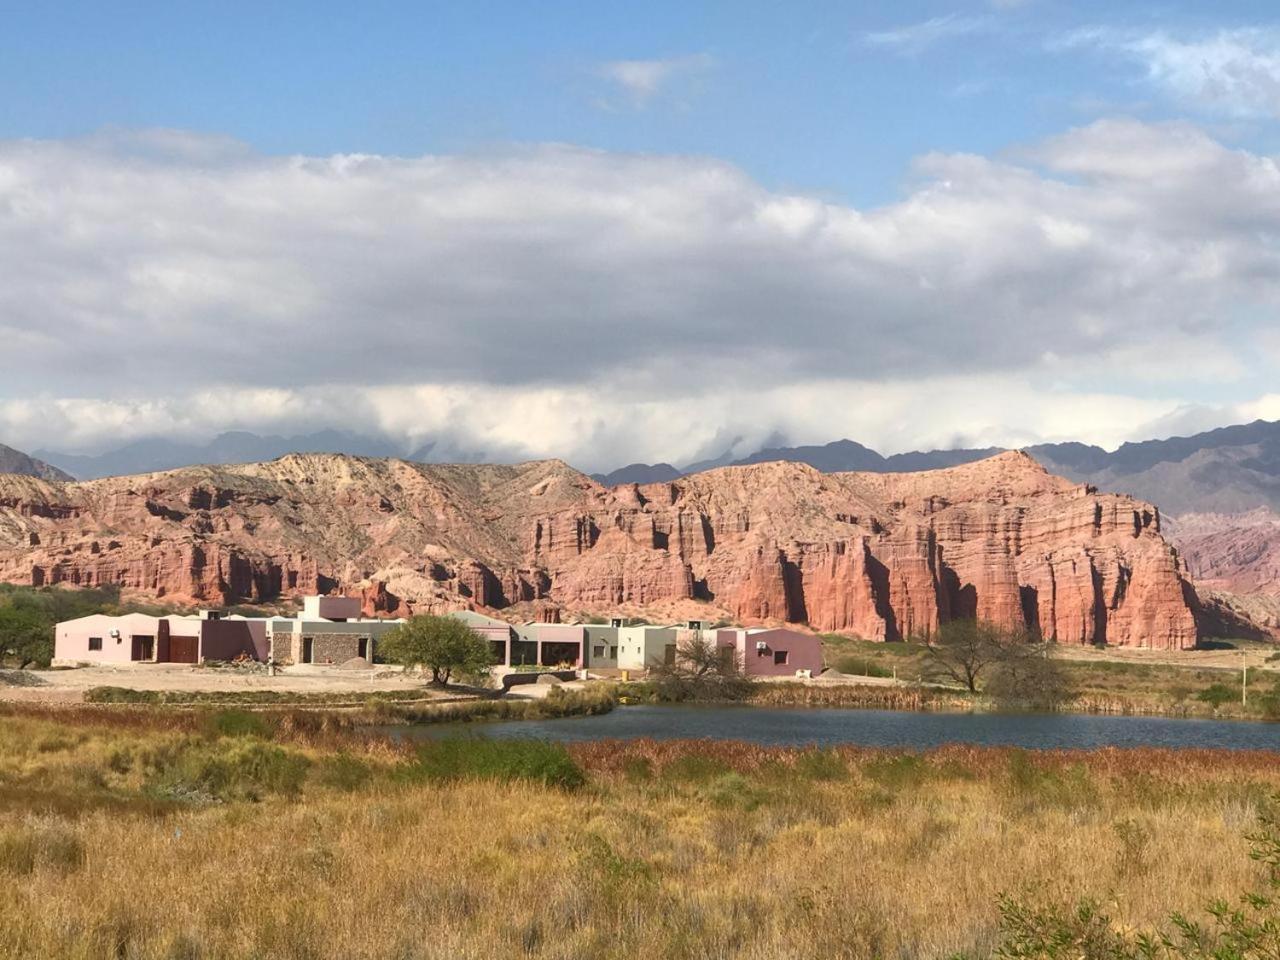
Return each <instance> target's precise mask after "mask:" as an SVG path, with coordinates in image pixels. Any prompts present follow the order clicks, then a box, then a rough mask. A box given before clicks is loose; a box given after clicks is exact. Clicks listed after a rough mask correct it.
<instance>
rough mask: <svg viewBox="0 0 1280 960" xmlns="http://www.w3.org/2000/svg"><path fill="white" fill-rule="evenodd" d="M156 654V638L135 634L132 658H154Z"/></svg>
mask: <svg viewBox="0 0 1280 960" xmlns="http://www.w3.org/2000/svg"><path fill="white" fill-rule="evenodd" d="M155 656H156V638H155V637H146V636H140V635H138V634H134V636H133V650H132V651H130V657H129V659H131V660H154V659H155Z"/></svg>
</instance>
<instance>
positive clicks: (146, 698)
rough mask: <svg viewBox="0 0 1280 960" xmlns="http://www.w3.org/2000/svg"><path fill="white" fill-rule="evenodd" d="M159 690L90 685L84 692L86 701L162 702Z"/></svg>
mask: <svg viewBox="0 0 1280 960" xmlns="http://www.w3.org/2000/svg"><path fill="white" fill-rule="evenodd" d="M162 699H163V698H162V697H161V694H160V692H159V691H158V690H130V689H129V688H128V687H90V688H89V689H88V690H86V691H85V692H84V702H85V703H161V702H162Z"/></svg>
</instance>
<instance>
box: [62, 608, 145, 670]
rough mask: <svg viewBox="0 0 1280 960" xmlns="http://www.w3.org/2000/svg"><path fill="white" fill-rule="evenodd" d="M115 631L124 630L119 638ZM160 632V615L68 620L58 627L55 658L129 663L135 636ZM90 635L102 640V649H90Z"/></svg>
mask: <svg viewBox="0 0 1280 960" xmlns="http://www.w3.org/2000/svg"><path fill="white" fill-rule="evenodd" d="M112 630H118V631H120V636H119V638H118V639H117V638H116V637H113V636H111V631H112ZM159 633H160V618H159V617H149V616H147V615H146V614H142V613H131V614H127V615H126V616H123V617H108V616H105V615H103V614H95V615H93V616H89V617H81V618H80V619H78V620H68V621H66V622H64V623H60V624H58V625H57V627H55V628H54V637H53V658H54V659H55V660H59V661H62V660H66V661H73V662H75V661H79V662H83V663H129V662H130V660H131V659H132V658H133V637H134V636H135V635H137V636H148V637H153V638H155V637H158V636H159ZM90 637H100V638H101V639H102V649H101V650H90V649H89V638H90Z"/></svg>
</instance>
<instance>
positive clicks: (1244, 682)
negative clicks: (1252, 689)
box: [1240, 650, 1249, 707]
mask: <svg viewBox="0 0 1280 960" xmlns="http://www.w3.org/2000/svg"><path fill="white" fill-rule="evenodd" d="M1248 705H1249V653H1248V651H1246V650H1241V651H1240V706H1242V707H1247V706H1248Z"/></svg>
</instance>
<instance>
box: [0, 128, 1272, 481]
mask: <svg viewBox="0 0 1280 960" xmlns="http://www.w3.org/2000/svg"><path fill="white" fill-rule="evenodd" d="M850 162H851V163H856V158H850ZM1277 236H1280V170H1277V167H1276V164H1275V162H1274V161H1273V160H1272V158H1270V157H1267V156H1260V155H1255V154H1250V153H1247V152H1242V151H1239V150H1233V149H1229V148H1227V147H1225V146H1223V145H1222V144H1220V143H1219V142H1217V141H1215V140H1214V139H1212V138H1210V137H1209V136H1208V135H1206V134H1205V133H1203V132H1202V131H1200V130H1199V129H1197V128H1195V127H1192V126H1189V125H1181V124H1176V125H1148V124H1143V123H1139V122H1136V121H1131V120H1108V121H1100V122H1097V123H1094V124H1092V125H1090V126H1087V127H1083V128H1080V129H1077V130H1073V131H1070V132H1068V133H1065V134H1063V135H1061V136H1058V137H1055V138H1052V139H1049V140H1047V141H1044V142H1042V143H1039V144H1035V145H1033V146H1031V147H1028V148H1025V149H1022V150H1019V151H1018V152H1016V153H1011V154H1009V155H1008V156H1005V157H1001V158H992V157H981V156H972V155H943V154H937V155H929V156H925V157H923V158H921V159H920V160H919V161H918V162H917V165H916V168H915V170H914V171H913V177H912V185H911V186H910V187H909V188H908V190H907V192H906V193H905V195H904V197H903V199H902V200H901V201H900V202H897V203H894V204H892V205H889V206H886V207H882V208H878V209H872V210H857V209H853V208H851V207H848V206H844V205H841V204H838V203H833V202H829V201H826V200H823V199H819V198H816V197H812V196H802V195H793V194H784V193H779V192H775V191H771V190H768V189H766V188H765V187H763V186H762V185H760V184H759V183H757V182H755V181H753V180H752V179H751V178H750V177H748V176H747V175H746V174H744V173H743V172H742V171H741V170H739V169H737V168H735V167H732V166H729V165H727V164H724V163H721V162H717V161H715V160H712V159H705V158H694V157H669V156H634V155H617V154H610V153H604V152H597V151H591V150H584V149H577V148H571V147H563V146H545V147H538V148H529V149H520V150H512V151H510V152H507V153H504V154H502V155H494V154H488V155H476V156H469V155H460V156H430V157H420V158H393V157H379V156H334V157H320V158H316V157H268V156H262V155H258V154H255V153H254V152H252V151H251V150H249V149H248V148H246V147H244V146H243V145H240V144H236V143H233V142H228V141H225V140H220V139H217V138H209V137H201V136H195V135H190V134H181V133H171V132H155V133H147V134H127V135H126V134H115V135H102V136H97V137H94V138H89V139H84V140H74V141H10V142H3V143H0V262H3V263H4V264H5V265H6V269H5V283H4V284H0V440H5V441H7V442H10V443H21V444H23V445H26V446H28V447H34V446H55V447H57V446H62V447H75V446H80V447H93V446H103V445H109V444H110V443H112V442H113V441H115V440H118V439H128V438H130V437H134V436H141V435H147V434H151V433H168V434H174V435H178V434H182V435H198V434H207V433H209V432H212V431H213V430H215V429H220V428H223V427H230V426H245V427H249V428H255V429H257V428H270V429H279V428H281V427H289V426H297V427H306V426H314V425H320V424H324V425H337V426H347V427H354V428H356V429H377V430H382V431H386V432H389V433H391V434H393V435H396V436H401V437H403V438H404V440H405V444H406V449H408V448H410V447H411V446H412V445H413V444H414V443H415V442H418V441H421V440H422V439H425V438H432V437H434V438H445V439H447V440H448V441H449V443H450V444H451V445H452V446H453V447H457V448H468V449H474V450H483V451H486V452H488V453H491V454H492V455H494V456H540V455H553V454H554V455H560V456H565V457H567V458H570V459H574V460H575V461H576V462H578V463H580V464H582V465H583V466H588V467H595V466H609V465H613V464H615V463H616V462H618V461H619V460H625V459H639V458H644V459H671V460H680V459H682V458H683V459H688V458H692V457H694V456H697V455H700V454H703V453H706V452H708V451H710V450H712V448H714V447H715V446H716V445H717V444H719V443H722V442H725V441H726V439H727V438H735V437H741V438H744V439H743V440H742V441H740V442H742V443H744V444H747V445H750V443H751V442H752V441H754V440H762V439H763V438H764V437H765V436H767V435H769V434H772V433H775V432H782V433H783V434H785V435H786V436H788V437H790V438H791V439H794V440H806V441H814V440H827V439H834V438H836V437H838V436H841V435H850V436H855V437H857V438H858V439H861V440H863V441H864V442H869V443H873V444H877V445H879V446H880V447H882V448H883V449H886V450H895V449H905V448H910V447H915V446H931V445H935V444H948V443H953V442H974V443H984V442H995V443H1018V442H1031V441H1034V440H1038V439H1054V438H1062V437H1072V438H1075V437H1079V438H1082V439H1091V440H1096V441H1100V442H1104V443H1111V442H1118V441H1119V440H1121V439H1125V438H1126V437H1128V436H1130V435H1132V434H1133V433H1134V432H1135V431H1140V430H1142V429H1144V428H1148V427H1149V425H1150V424H1152V423H1153V422H1161V423H1172V422H1175V421H1176V420H1177V418H1178V417H1179V416H1183V414H1184V413H1185V408H1191V409H1192V410H1193V411H1194V410H1199V409H1201V408H1202V407H1203V406H1204V404H1205V402H1206V397H1208V398H1215V399H1217V398H1221V397H1222V396H1228V397H1232V398H1233V399H1231V400H1230V402H1226V403H1220V406H1222V407H1223V409H1222V410H1221V415H1222V416H1223V417H1227V416H1233V415H1237V414H1238V413H1240V412H1241V411H1243V410H1244V409H1245V407H1247V406H1248V404H1247V403H1237V402H1236V401H1237V400H1238V399H1239V398H1238V397H1235V396H1234V394H1233V393H1232V391H1231V390H1228V391H1227V392H1226V393H1225V394H1223V393H1222V391H1221V386H1222V385H1223V384H1228V385H1231V384H1236V385H1237V388H1238V389H1236V388H1233V389H1235V392H1236V393H1239V394H1240V395H1241V396H1243V395H1244V394H1245V393H1247V392H1248V390H1249V389H1250V385H1251V383H1253V382H1254V381H1255V380H1256V378H1257V369H1256V364H1257V362H1258V358H1259V357H1260V356H1265V353H1264V351H1266V350H1267V349H1268V348H1271V349H1274V347H1275V344H1274V341H1272V340H1270V339H1269V338H1270V336H1271V334H1270V330H1271V328H1272V327H1273V323H1272V319H1271V317H1272V314H1271V311H1272V309H1273V307H1274V304H1275V301H1276V294H1277V280H1278V279H1280V242H1278V241H1277ZM1255 392H1256V393H1262V392H1264V391H1262V390H1258V391H1255ZM1250 402H1252V403H1253V404H1254V406H1255V407H1256V406H1257V405H1258V404H1260V403H1264V401H1262V400H1252V399H1251V400H1250ZM1210 419H1212V418H1210ZM714 452H719V451H714Z"/></svg>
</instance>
